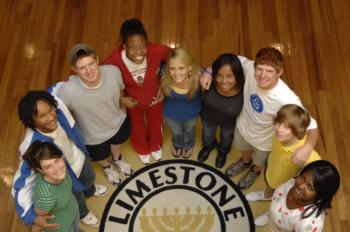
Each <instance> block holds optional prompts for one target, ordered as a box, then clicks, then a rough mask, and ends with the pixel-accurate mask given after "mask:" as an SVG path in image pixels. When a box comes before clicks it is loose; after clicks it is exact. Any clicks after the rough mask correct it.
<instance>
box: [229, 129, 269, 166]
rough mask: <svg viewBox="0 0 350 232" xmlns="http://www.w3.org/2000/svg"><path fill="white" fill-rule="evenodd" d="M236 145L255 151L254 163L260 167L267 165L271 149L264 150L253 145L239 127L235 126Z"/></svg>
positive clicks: (234, 142)
mask: <svg viewBox="0 0 350 232" xmlns="http://www.w3.org/2000/svg"><path fill="white" fill-rule="evenodd" d="M233 144H234V146H235V147H236V148H237V149H238V150H240V151H253V154H252V156H253V164H255V165H257V166H259V167H265V165H266V160H267V157H268V155H269V153H270V151H262V150H259V149H257V148H256V147H254V146H253V145H251V144H250V143H248V142H247V140H245V138H243V136H242V135H241V133H240V132H239V130H238V129H237V127H236V128H235V137H234V139H233Z"/></svg>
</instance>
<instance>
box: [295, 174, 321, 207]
mask: <svg viewBox="0 0 350 232" xmlns="http://www.w3.org/2000/svg"><path fill="white" fill-rule="evenodd" d="M312 177H313V175H312V172H311V171H305V172H304V173H302V174H300V175H299V176H297V177H296V179H295V184H294V186H293V187H292V188H291V190H290V191H291V195H292V196H293V198H294V199H295V200H297V201H298V202H299V203H301V205H309V204H312V203H313V202H314V201H315V199H316V195H317V192H316V189H315V186H314V183H313V180H312Z"/></svg>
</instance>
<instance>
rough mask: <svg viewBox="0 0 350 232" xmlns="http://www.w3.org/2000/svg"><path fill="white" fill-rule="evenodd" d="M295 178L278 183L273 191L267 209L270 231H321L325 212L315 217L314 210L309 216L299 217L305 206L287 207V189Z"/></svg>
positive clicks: (292, 184) (291, 185)
mask: <svg viewBox="0 0 350 232" xmlns="http://www.w3.org/2000/svg"><path fill="white" fill-rule="evenodd" d="M294 183H295V179H294V178H292V179H290V180H289V181H287V182H286V183H284V184H282V185H280V186H279V187H278V188H277V189H276V190H275V192H274V194H273V197H272V201H271V206H270V209H269V222H270V226H271V230H272V231H294V232H318V231H322V228H323V225H324V220H325V214H324V213H321V214H320V215H319V216H318V217H316V212H314V213H313V214H312V215H311V216H309V217H307V218H304V219H301V218H300V215H301V213H302V212H303V210H304V209H306V208H307V206H305V207H303V208H299V209H293V210H290V209H288V208H287V195H288V191H289V189H291V188H292V187H293V186H294Z"/></svg>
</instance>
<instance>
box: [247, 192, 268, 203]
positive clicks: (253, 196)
mask: <svg viewBox="0 0 350 232" xmlns="http://www.w3.org/2000/svg"><path fill="white" fill-rule="evenodd" d="M245 198H246V199H247V201H271V199H272V197H270V198H265V194H264V191H258V192H250V193H248V194H247V195H245Z"/></svg>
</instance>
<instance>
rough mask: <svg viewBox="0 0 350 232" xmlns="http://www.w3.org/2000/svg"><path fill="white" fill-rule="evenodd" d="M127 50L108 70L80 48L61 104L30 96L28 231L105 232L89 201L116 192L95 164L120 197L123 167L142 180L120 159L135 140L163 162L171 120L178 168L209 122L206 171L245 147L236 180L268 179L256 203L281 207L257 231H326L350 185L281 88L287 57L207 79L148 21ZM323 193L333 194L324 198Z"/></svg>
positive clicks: (18, 198) (237, 66)
mask: <svg viewBox="0 0 350 232" xmlns="http://www.w3.org/2000/svg"><path fill="white" fill-rule="evenodd" d="M120 38H121V44H120V46H119V47H118V48H117V49H116V50H115V51H113V52H112V54H111V55H110V56H109V57H108V58H107V59H106V60H104V61H103V62H101V64H100V63H99V58H98V56H97V55H96V53H95V52H94V50H93V49H92V48H91V47H90V46H89V45H87V44H77V45H76V46H74V47H73V48H72V50H71V52H70V54H69V61H70V65H71V67H72V70H73V71H74V72H75V73H76V74H75V75H73V76H71V77H70V78H69V80H67V81H65V82H59V83H57V84H55V85H53V86H51V87H50V88H49V92H46V91H29V92H28V93H27V94H26V95H25V96H24V97H23V98H22V99H21V101H20V103H19V106H18V110H19V117H20V120H21V121H22V122H23V124H24V126H25V127H26V128H27V132H26V135H25V138H24V140H23V142H22V144H21V145H20V154H21V162H20V166H19V169H18V171H17V173H16V175H15V178H14V184H13V196H14V198H15V204H16V210H17V212H18V214H19V216H20V217H21V218H22V219H23V220H24V221H25V222H26V224H33V225H36V226H37V228H42V229H45V230H50V229H58V230H59V231H79V230H80V229H79V219H80V220H81V222H82V223H84V224H86V225H88V226H91V227H96V226H98V225H99V220H98V218H97V217H96V216H95V215H94V214H93V213H92V212H90V211H89V210H88V208H87V206H86V202H85V198H86V197H91V196H104V195H105V194H107V192H108V190H107V188H106V187H105V186H103V185H98V184H94V181H95V174H94V171H93V169H92V165H91V160H92V161H97V162H98V163H99V164H100V166H101V167H102V170H103V171H104V173H105V175H106V177H107V179H108V181H109V182H111V183H112V184H114V185H117V186H118V185H119V184H120V183H121V179H120V178H119V174H118V172H117V171H116V170H115V169H114V167H113V165H115V166H116V167H117V168H118V169H119V170H120V172H121V173H122V174H123V175H125V176H130V175H132V173H133V170H132V168H131V166H130V165H129V164H128V163H127V161H126V160H125V159H123V157H122V155H121V149H120V144H122V143H123V142H125V141H126V140H127V139H128V138H129V137H130V138H131V139H130V141H131V144H132V146H133V148H134V149H135V151H136V153H137V154H138V157H139V159H140V161H141V162H142V163H143V164H148V163H150V159H151V157H153V158H154V159H155V160H156V161H159V160H161V158H162V143H163V134H162V121H163V116H164V119H165V121H166V123H167V125H168V126H169V127H170V129H171V131H172V146H171V153H172V156H173V157H175V158H179V157H182V158H189V157H191V155H192V153H193V147H194V143H195V125H196V120H197V118H198V117H199V116H200V118H201V122H202V148H201V150H200V151H199V153H198V157H197V159H198V161H200V162H204V161H205V160H207V159H208V157H209V155H210V153H211V152H212V150H213V149H215V148H216V149H217V156H216V160H215V166H216V167H217V168H222V167H223V166H224V165H225V163H226V158H227V154H229V152H230V150H231V145H232V143H233V144H234V146H235V147H236V148H237V149H238V150H240V151H242V157H241V158H240V159H239V160H238V161H236V162H235V163H233V164H231V165H229V167H228V168H227V169H226V171H225V173H226V175H228V176H230V177H231V176H236V175H238V174H240V173H242V172H243V171H245V170H248V172H247V173H246V174H245V175H244V176H243V177H242V178H241V179H240V180H239V182H238V186H239V187H240V188H241V189H245V188H248V187H250V186H251V185H252V184H253V183H254V181H255V180H256V178H257V177H258V176H259V174H260V173H261V171H262V169H263V168H264V167H265V176H266V186H267V187H266V189H265V191H259V192H251V193H248V194H247V196H246V198H247V199H248V201H258V200H272V204H271V208H270V210H269V212H268V213H265V214H263V215H262V216H260V217H258V218H257V219H256V221H255V224H256V225H258V226H263V225H266V224H267V223H268V222H270V225H271V227H272V228H273V229H274V230H275V231H280V230H282V229H283V230H286V231H321V230H322V227H323V222H324V214H325V210H326V209H328V208H330V206H331V204H330V203H331V200H332V197H333V195H334V194H335V192H336V191H337V189H338V187H339V174H338V172H337V170H336V168H335V167H334V166H333V165H332V164H331V163H329V162H327V161H322V160H320V156H319V155H318V154H317V153H316V152H314V151H313V148H314V145H315V143H316V140H317V136H318V130H317V123H316V121H315V120H314V119H312V118H311V117H310V115H309V113H308V112H307V111H306V110H305V109H304V108H303V106H302V104H301V102H300V99H299V98H298V97H297V96H296V95H295V94H294V92H293V91H292V90H291V89H290V88H289V87H288V86H287V85H286V84H285V83H284V82H283V81H282V80H281V79H280V77H281V76H282V75H283V57H282V54H281V53H280V52H279V51H278V50H277V49H274V48H271V47H267V48H263V49H260V50H259V51H258V53H257V55H256V57H255V61H251V60H248V59H247V58H245V57H241V56H236V55H234V54H230V53H227V54H222V55H220V56H219V57H218V58H217V59H216V60H215V61H214V62H213V63H212V65H211V67H209V68H202V67H199V66H198V64H197V63H196V62H195V60H194V59H193V57H192V56H191V54H190V53H189V52H188V51H187V50H186V49H183V48H176V49H171V48H169V47H167V46H164V45H160V44H155V43H151V42H148V40H147V33H146V31H145V29H144V27H143V24H142V22H140V21H139V20H138V19H129V20H126V21H125V22H124V23H123V25H122V27H121V30H120ZM164 63H165V67H164V68H162V71H161V72H160V67H162V64H164ZM217 130H219V133H220V134H219V138H218V139H217V138H216V131H217ZM266 164H267V165H266ZM305 165H306V166H305ZM304 166H305V167H304ZM303 167H304V168H303ZM302 168H303V169H302ZM295 176H297V177H296V178H295V179H294V177H295ZM286 181H287V182H286ZM284 182H286V183H285V184H283V183H284ZM323 186H330V187H329V188H327V191H324V190H323ZM52 215H54V217H52ZM34 227H35V226H34Z"/></svg>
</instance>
